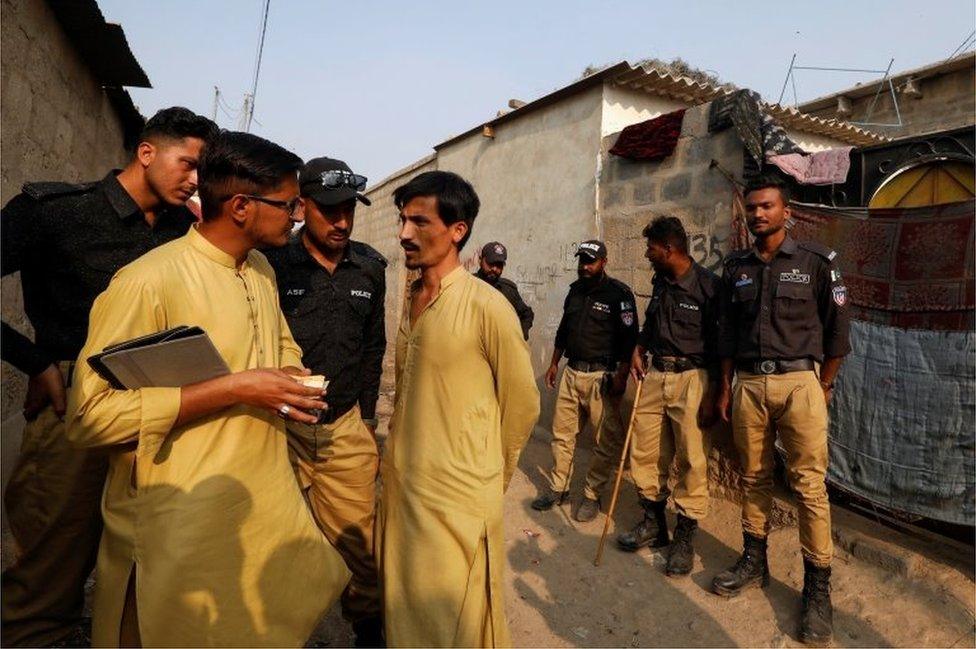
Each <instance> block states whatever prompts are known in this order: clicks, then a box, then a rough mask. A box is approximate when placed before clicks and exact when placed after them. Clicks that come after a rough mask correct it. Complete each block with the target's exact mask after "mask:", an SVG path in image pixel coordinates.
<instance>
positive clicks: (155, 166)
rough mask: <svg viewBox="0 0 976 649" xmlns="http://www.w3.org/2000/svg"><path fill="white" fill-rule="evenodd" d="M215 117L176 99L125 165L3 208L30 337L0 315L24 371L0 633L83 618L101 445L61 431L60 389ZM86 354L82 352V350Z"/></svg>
mask: <svg viewBox="0 0 976 649" xmlns="http://www.w3.org/2000/svg"><path fill="white" fill-rule="evenodd" d="M216 132H217V126H216V125H215V124H214V123H213V122H211V121H210V120H208V119H206V118H205V117H201V116H199V115H196V114H194V113H192V112H191V111H189V110H187V109H185V108H167V109H165V110H161V111H159V112H158V113H156V115H155V116H153V117H152V119H150V120H149V121H148V122H147V123H146V127H145V129H144V130H143V132H142V135H141V136H140V138H139V144H138V146H137V147H136V150H135V152H134V155H133V157H132V159H131V160H130V161H129V164H128V165H126V167H125V168H124V169H123V170H122V171H112V172H110V173H109V174H107V175H106V176H105V177H104V178H103V179H102V180H100V181H96V182H90V183H84V184H70V183H61V182H38V183H28V184H26V185H24V189H23V192H22V193H21V194H18V195H17V196H15V197H14V198H12V199H11V200H10V202H9V203H7V205H6V206H5V207H4V209H3V214H2V218H0V226H2V235H0V242H2V243H0V245H2V256H0V259H2V274H3V275H9V274H11V273H14V272H17V271H20V274H21V284H22V285H23V292H24V310H25V311H26V313H27V317H28V319H29V320H30V323H31V325H32V326H33V328H34V340H33V341H32V340H31V339H29V338H27V337H26V336H24V335H23V334H21V333H20V332H18V331H16V330H14V329H13V328H12V327H10V326H9V325H8V324H7V323H3V329H2V332H3V333H2V349H3V360H6V361H8V362H10V363H11V364H13V365H14V366H15V367H16V368H17V369H19V370H21V371H22V372H24V373H25V374H27V375H28V376H29V377H30V381H29V382H28V386H27V397H26V399H25V401H24V417H25V418H26V419H27V425H26V427H25V428H24V433H23V443H22V447H21V452H20V456H19V457H18V460H17V465H16V467H15V468H14V471H13V474H12V476H11V478H10V482H9V483H8V484H7V493H6V497H5V505H6V508H7V520H8V522H9V523H10V529H11V532H12V533H13V535H14V538H15V540H16V541H17V546H18V548H19V550H20V554H19V556H18V557H17V560H16V561H15V563H14V564H13V565H12V566H11V567H10V568H8V569H7V570H6V571H4V573H3V596H2V618H3V639H4V643H5V644H6V645H8V646H47V645H48V644H51V643H55V642H57V641H58V640H60V639H62V638H64V637H65V636H66V635H67V634H69V633H70V632H71V631H72V629H73V628H74V626H75V624H76V623H77V621H78V619H79V618H80V616H81V610H82V604H83V603H84V595H85V593H84V586H85V580H86V579H87V578H88V574H89V573H90V572H91V570H92V567H93V566H94V564H95V554H96V552H97V550H98V542H99V537H100V534H101V526H102V525H101V514H100V512H99V505H100V501H101V494H102V487H103V485H104V483H105V474H106V470H107V464H106V460H105V457H104V455H102V454H100V453H98V452H94V451H80V450H77V449H73V448H71V447H70V446H68V444H67V443H66V442H65V440H64V423H63V421H62V418H63V416H64V412H65V400H66V397H65V387H66V385H68V384H69V383H70V381H71V372H72V369H73V367H74V363H75V359H76V358H77V356H78V353H79V352H80V351H81V347H82V345H83V344H84V342H85V338H86V336H87V333H88V313H89V311H90V310H91V306H92V303H93V302H94V301H95V297H96V296H98V294H99V293H101V292H102V291H103V290H105V288H106V287H107V286H108V283H109V280H110V279H111V278H112V276H113V275H114V274H115V272H116V271H118V270H119V269H120V268H122V267H123V266H125V265H126V264H128V263H129V262H131V261H133V260H135V259H136V258H138V257H140V256H141V255H143V254H144V253H146V252H148V251H150V250H152V249H153V248H155V247H157V246H159V245H161V244H163V243H166V242H168V241H171V240H173V239H176V238H178V237H182V236H183V235H184V234H186V231H187V229H188V228H189V227H190V225H191V224H192V223H193V222H194V221H195V220H196V219H195V217H194V216H193V214H192V213H191V212H190V210H189V209H187V208H186V205H185V204H186V201H187V199H188V198H190V196H191V195H192V194H193V193H194V192H195V191H196V188H197V163H198V162H199V159H200V156H201V153H202V151H203V148H204V146H205V145H206V143H207V141H208V140H209V139H211V138H212V137H213V136H214V135H215V134H216ZM82 360H84V359H82Z"/></svg>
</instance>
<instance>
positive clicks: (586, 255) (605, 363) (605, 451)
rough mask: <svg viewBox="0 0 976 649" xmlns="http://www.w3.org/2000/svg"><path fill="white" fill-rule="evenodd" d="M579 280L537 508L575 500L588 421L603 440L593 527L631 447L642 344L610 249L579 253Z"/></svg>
mask: <svg viewBox="0 0 976 649" xmlns="http://www.w3.org/2000/svg"><path fill="white" fill-rule="evenodd" d="M576 256H577V257H579V266H578V274H579V279H578V280H576V281H575V282H573V283H572V284H571V285H570V287H569V294H568V295H567V296H566V302H565V304H564V305H563V318H562V321H561V322H560V323H559V329H558V330H557V331H556V346H555V349H554V350H553V353H552V361H551V363H550V365H549V370H548V371H547V372H546V378H545V381H546V385H547V386H549V388H554V387H555V386H556V372H557V371H558V368H559V360H560V359H561V358H562V357H563V355H564V354H565V355H566V356H567V357H568V361H567V364H566V368H565V370H563V376H562V380H561V381H560V383H559V392H558V395H557V397H556V409H555V413H554V415H553V420H552V437H553V440H552V455H553V468H552V472H551V473H550V476H549V485H548V486H547V487H546V488H545V489H543V490H542V493H540V494H539V497H538V498H536V499H535V500H534V501H533V502H532V507H533V508H534V509H537V510H540V511H543V510H547V509H550V508H551V507H552V506H553V505H555V504H557V503H559V502H561V501H562V499H563V498H564V497H565V496H566V495H567V494H568V493H569V481H570V477H571V476H570V473H571V469H572V463H573V453H574V451H575V449H576V436H577V435H578V434H579V432H580V425H581V423H582V420H583V416H584V415H586V416H588V418H589V420H590V422H591V424H592V426H593V428H594V431H595V435H596V442H597V443H596V445H595V446H594V448H593V461H592V463H591V465H590V470H589V472H588V473H587V476H586V486H585V488H584V491H583V500H582V502H581V503H580V506H579V508H578V509H577V512H576V520H578V521H581V522H586V521H591V520H593V519H594V518H595V517H596V515H597V513H598V512H599V510H600V492H601V491H602V490H603V487H604V486H605V485H606V484H607V482H608V481H609V479H610V477H611V474H612V472H613V469H614V467H615V466H616V458H617V457H619V454H620V450H621V446H622V442H623V425H622V423H621V420H620V412H619V407H620V396H621V395H622V394H623V393H624V389H625V388H626V386H627V374H628V370H629V369H630V355H631V352H632V351H633V349H634V344H635V343H636V341H637V312H636V308H637V307H636V304H635V303H634V294H633V292H632V291H631V290H630V288H629V287H628V286H627V285H626V284H624V283H623V282H621V281H619V280H616V279H614V278H612V277H610V276H609V275H607V274H606V270H605V267H606V265H607V247H606V246H605V245H604V244H603V242H602V241H596V240H591V241H584V242H583V243H581V244H580V246H579V249H578V250H577V251H576Z"/></svg>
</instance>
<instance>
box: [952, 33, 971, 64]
mask: <svg viewBox="0 0 976 649" xmlns="http://www.w3.org/2000/svg"><path fill="white" fill-rule="evenodd" d="M974 44H976V29H974V30H973V31H972V32H970V33H969V36H967V37H966V40H964V41H963V42H962V43H961V44H960V45H959V47H957V48H956V49H954V50H952V54H950V55H949V56H948V57H946V61H949V60H952V58H953V57H955V56H956V54H959V53H960V52H961V51H963V50H965V49H968V47H970V46H971V45H974Z"/></svg>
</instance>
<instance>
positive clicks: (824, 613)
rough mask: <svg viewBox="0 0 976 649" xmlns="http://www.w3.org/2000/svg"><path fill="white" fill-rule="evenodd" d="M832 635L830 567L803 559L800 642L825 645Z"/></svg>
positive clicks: (832, 609) (832, 614) (817, 645)
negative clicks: (819, 565) (820, 565)
mask: <svg viewBox="0 0 976 649" xmlns="http://www.w3.org/2000/svg"><path fill="white" fill-rule="evenodd" d="M833 635H834V607H833V606H831V604H830V567H829V566H828V567H826V568H820V567H818V566H815V565H813V564H812V563H810V562H809V561H808V560H806V559H804V560H803V602H802V604H801V605H800V642H803V643H804V644H808V645H813V646H815V647H826V646H828V645H830V640H831V638H833Z"/></svg>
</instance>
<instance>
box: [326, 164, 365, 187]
mask: <svg viewBox="0 0 976 649" xmlns="http://www.w3.org/2000/svg"><path fill="white" fill-rule="evenodd" d="M319 177H320V178H321V179H322V186H323V187H325V188H326V189H339V188H340V187H351V188H353V189H355V190H356V191H358V192H361V191H363V190H364V189H366V176H360V175H359V174H354V173H352V172H351V171H346V170H344V169H332V170H329V171H323V172H322V173H321V174H320V176H319Z"/></svg>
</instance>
